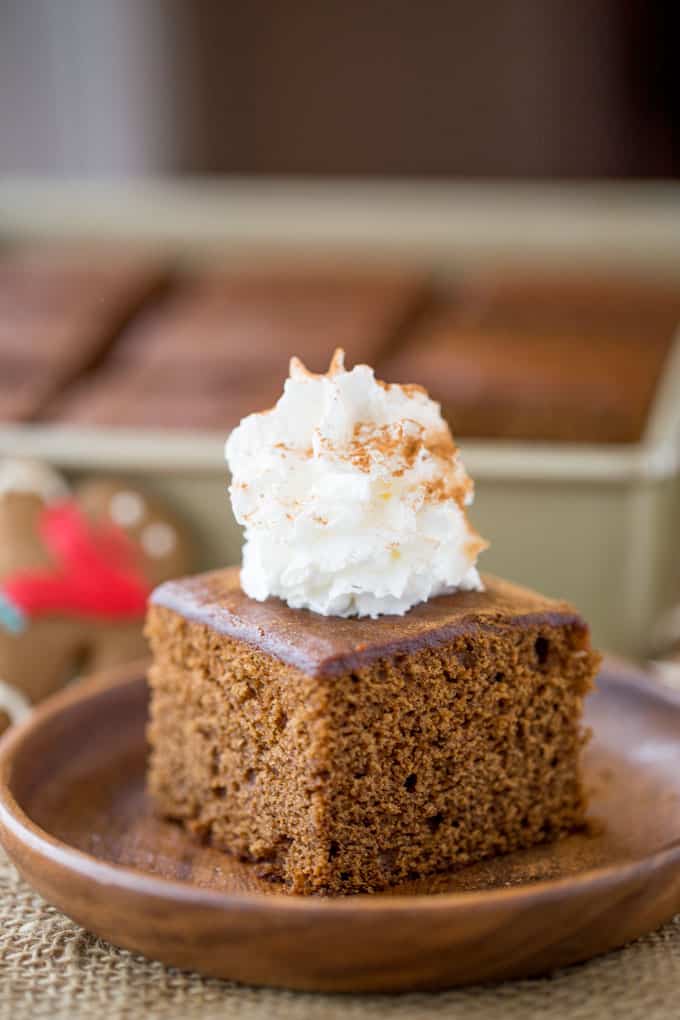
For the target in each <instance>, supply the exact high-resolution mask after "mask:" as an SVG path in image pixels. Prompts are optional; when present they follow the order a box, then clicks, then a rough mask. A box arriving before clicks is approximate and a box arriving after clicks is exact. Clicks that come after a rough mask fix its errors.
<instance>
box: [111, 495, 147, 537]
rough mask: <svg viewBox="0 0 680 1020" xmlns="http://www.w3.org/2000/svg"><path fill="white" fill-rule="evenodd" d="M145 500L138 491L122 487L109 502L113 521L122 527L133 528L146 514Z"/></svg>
mask: <svg viewBox="0 0 680 1020" xmlns="http://www.w3.org/2000/svg"><path fill="white" fill-rule="evenodd" d="M144 511H145V507H144V500H143V499H142V497H141V496H140V495H139V493H138V492H130V491H128V490H127V489H121V491H120V492H116V493H114V495H113V496H112V497H111V502H110V503H109V514H110V517H111V520H112V521H115V523H116V524H118V525H120V527H121V528H133V527H134V526H135V524H139V522H140V521H141V519H142V517H143V516H144Z"/></svg>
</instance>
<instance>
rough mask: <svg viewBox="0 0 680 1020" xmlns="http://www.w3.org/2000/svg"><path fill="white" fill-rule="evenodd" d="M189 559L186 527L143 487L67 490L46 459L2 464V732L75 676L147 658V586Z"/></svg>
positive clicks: (105, 483) (109, 484)
mask: <svg viewBox="0 0 680 1020" xmlns="http://www.w3.org/2000/svg"><path fill="white" fill-rule="evenodd" d="M190 566H191V544H190V542H189V539H188V537H187V534H186V532H185V530H184V528H183V527H182V525H181V524H180V523H179V522H178V521H177V520H176V519H175V518H174V516H173V515H172V514H171V513H170V512H169V511H168V510H167V508H166V506H165V505H164V503H163V502H162V501H159V500H157V499H155V498H153V497H150V496H147V495H146V494H143V493H141V492H140V491H139V490H138V488H137V487H136V486H133V485H130V484H128V483H126V482H123V481H117V480H111V479H106V480H97V479H94V480H91V481H89V482H85V483H84V484H82V485H81V486H79V487H77V488H76V489H75V490H74V491H73V492H69V490H68V488H67V487H66V485H65V483H64V481H63V479H61V478H60V477H59V476H58V475H57V474H56V473H54V472H52V471H51V470H50V469H49V468H46V467H45V466H44V465H38V464H27V463H26V462H11V463H7V462H6V463H5V464H4V465H0V730H1V729H2V728H4V727H3V716H4V722H5V724H6V722H7V720H11V721H16V720H17V719H18V718H20V717H21V716H22V715H24V714H25V713H26V711H28V709H29V708H30V706H31V705H33V704H35V703H36V702H37V701H39V700H41V699H42V698H44V697H46V696H47V695H48V694H51V693H52V692H53V691H55V690H57V689H58V688H59V687H61V686H62V685H63V684H64V683H65V682H67V680H69V679H70V678H71V677H72V676H73V675H75V673H77V672H82V671H88V672H89V671H95V670H99V669H104V668H109V667H112V666H115V665H118V664H121V663H124V662H128V661H131V660H132V659H134V658H138V657H141V656H142V655H144V654H145V653H146V645H145V642H144V638H143V635H142V625H143V619H144V613H145V608H146V600H147V597H148V595H149V593H150V592H151V590H152V588H154V587H155V585H156V584H158V583H160V582H161V581H163V580H166V579H168V578H170V577H174V576H176V575H178V574H181V573H184V572H186V571H187V570H188V569H189V568H190Z"/></svg>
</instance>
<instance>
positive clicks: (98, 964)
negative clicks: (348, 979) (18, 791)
mask: <svg viewBox="0 0 680 1020" xmlns="http://www.w3.org/2000/svg"><path fill="white" fill-rule="evenodd" d="M43 1017H49V1018H50V1020H62V1018H64V1020H67V1018H68V1020H71V1018H79V1017H97V1018H101V1020H128V1018H133V1020H144V1018H147V1017H148V1018H156V1017H158V1018H160V1020H171V1018H172V1020H185V1018H186V1020H193V1018H197V1020H218V1018H219V1020H231V1018H232V1017H233V1018H236V1017H238V1018H239V1020H302V1018H305V1020H306V1018H308V1017H311V1018H320V1020H340V1018H342V1020H363V1018H374V1017H395V1018H399V1020H407V1018H408V1020H410V1018H416V1017H417V1018H419V1020H427V1018H428V1017H437V1018H441V1017H451V1018H458V1017H465V1018H466V1020H482V1018H484V1020H501V1018H502V1020H514V1018H517V1020H534V1018H538V1017H541V1018H542V1017H549V1018H550V1020H596V1018H597V1020H600V1018H602V1020H609V1018H616V1017H626V1018H627V1020H661V1018H663V1020H667V1018H670V1017H673V1018H676V1017H680V916H678V917H676V918H675V921H674V922H673V923H672V924H669V925H667V926H666V927H665V928H664V929H662V930H661V931H658V932H656V933H655V934H653V935H648V936H647V937H646V938H643V939H641V940H640V941H639V942H636V943H634V944H633V945H631V946H628V947H626V948H625V949H623V950H621V951H619V952H616V953H612V954H610V955H609V956H606V957H604V958H602V959H599V960H593V961H592V962H590V963H587V964H585V965H583V966H580V967H574V968H571V969H570V970H567V971H562V972H560V973H558V974H556V975H554V976H552V977H551V978H545V979H541V980H534V981H518V982H513V983H509V984H504V985H498V986H495V987H483V988H481V987H477V988H464V989H459V990H456V991H451V992H444V993H440V994H437V995H402V996H365V995H357V996H349V997H348V996H329V995H307V994H298V993H294V992H280V991H274V990H269V989H257V988H244V987H240V986H238V985H232V984H229V983H227V982H223V981H216V980H211V979H206V978H201V977H199V976H198V975H197V974H185V973H181V972H179V971H176V970H171V969H168V968H166V967H163V966H162V964H160V963H152V962H150V961H148V960H145V959H143V958H142V957H140V956H135V955H134V954H132V953H129V952H125V951H124V950H121V949H115V948H114V947H112V946H109V945H107V944H106V943H104V942H101V941H100V940H99V939H96V938H94V937H93V936H91V935H88V934H87V933H86V932H84V931H83V930H82V929H81V928H79V927H78V926H77V925H75V924H73V923H72V922H71V921H69V920H67V918H65V917H64V916H63V915H62V914H60V913H59V912H58V911H57V910H55V909H54V908H53V907H50V906H48V905H47V904H46V903H44V902H43V901H42V900H41V899H40V897H39V896H37V895H36V894H35V893H33V892H32V891H31V890H30V889H29V888H28V886H26V885H25V884H24V883H23V882H22V881H21V879H20V878H19V877H18V876H17V874H16V872H15V871H14V868H13V867H12V865H11V864H10V863H9V862H8V861H7V859H6V857H5V856H4V854H3V853H2V851H0V1020H24V1018H26V1020H28V1018H31V1020H33V1018H35V1020H41V1018H43Z"/></svg>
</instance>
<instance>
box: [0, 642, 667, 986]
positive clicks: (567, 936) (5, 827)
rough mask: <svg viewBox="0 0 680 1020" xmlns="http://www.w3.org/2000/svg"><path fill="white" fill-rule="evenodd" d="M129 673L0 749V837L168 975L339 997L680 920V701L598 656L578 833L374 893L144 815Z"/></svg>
mask: <svg viewBox="0 0 680 1020" xmlns="http://www.w3.org/2000/svg"><path fill="white" fill-rule="evenodd" d="M146 706H147V690H146V684H145V681H144V679H143V671H142V670H141V669H140V668H139V667H137V668H135V669H134V670H132V671H128V672H127V673H126V674H122V675H119V676H117V677H114V678H104V679H95V680H92V681H88V682H86V683H84V684H81V685H79V686H77V687H76V688H72V689H70V690H68V691H65V692H63V693H61V694H59V695H57V696H56V697H54V698H53V699H51V700H50V701H49V702H47V703H45V704H44V705H43V706H42V707H41V708H39V709H38V710H37V711H36V712H35V713H34V715H33V716H32V718H31V719H29V720H28V722H27V723H25V724H23V725H22V726H21V727H19V728H17V729H16V730H14V731H13V732H11V733H9V734H8V735H7V736H6V737H5V738H4V740H3V742H2V745H1V748H0V836H1V838H2V842H3V844H4V846H5V848H6V849H7V851H8V853H9V854H10V856H11V857H12V858H13V860H14V861H15V863H16V864H17V867H18V868H19V871H20V872H21V873H22V875H23V876H24V877H25V878H26V880H27V881H28V882H29V883H30V884H31V885H32V886H33V887H34V888H35V889H37V890H38V891H39V892H40V893H41V894H42V895H43V896H44V897H45V899H47V900H48V901H49V902H51V903H53V904H55V905H56V906H57V907H59V908H60V909H61V910H63V911H64V912H65V913H66V914H68V915H69V916H71V917H73V918H74V919H75V920H76V921H78V922H80V923H81V924H82V925H83V926H84V927H86V928H88V929H89V930H90V931H93V932H95V933H96V934H98V935H101V936H102V937H103V938H106V939H108V940H109V941H111V942H113V943H115V944H117V945H120V946H124V947H126V948H129V949H132V950H135V951H139V952H141V953H143V954H144V955H146V956H149V957H152V958H157V959H159V960H162V961H164V962H166V963H169V964H174V965H176V966H178V967H182V968H188V969H196V970H199V971H201V972H203V973H205V974H212V975H217V976H220V977H227V978H233V979H235V980H239V981H243V982H247V983H252V984H269V985H279V986H286V987H290V988H298V989H319V990H335V991H360V990H368V991H385V990H405V989H413V988H440V987H445V986H450V985H455V984H463V983H468V982H477V981H487V980H498V979H503V978H512V977H519V976H527V975H533V974H538V973H542V972H545V971H547V970H550V969H553V968H555V967H560V966H564V965H566V964H570V963H574V962H577V961H580V960H585V959H587V958H589V957H591V956H593V955H595V954H597V953H602V952H604V951H606V950H608V949H611V948H613V947H614V946H618V945H621V944H622V943H624V942H625V941H627V940H629V939H631V938H634V937H635V936H637V935H640V934H642V933H643V932H645V931H648V930H650V929H652V928H654V927H656V926H657V925H659V924H660V923H662V922H663V921H664V920H666V919H668V918H669V917H671V916H672V915H673V914H674V913H675V912H676V911H678V910H680V696H677V695H674V694H672V693H670V692H667V691H665V690H664V689H662V688H660V687H658V686H657V685H656V684H655V682H654V681H653V680H651V679H649V678H648V677H647V676H646V675H644V674H641V673H639V672H636V671H634V670H633V669H632V668H630V667H627V666H623V665H621V664H619V663H615V662H613V661H609V662H607V663H606V665H605V668H604V669H603V671H602V674H601V677H600V680H599V682H598V691H597V692H596V693H595V694H594V695H593V696H592V697H591V698H590V699H589V700H588V709H587V716H588V722H589V724H590V725H591V726H592V727H593V730H594V737H593V740H592V742H591V744H590V747H589V749H588V751H587V757H586V771H587V781H588V785H589V786H590V788H591V795H592V796H591V818H592V825H591V827H590V830H589V831H588V832H585V833H579V834H576V835H573V836H571V837H569V838H568V839H565V840H563V841H561V842H560V843H558V844H553V845H551V846H545V847H539V848H536V849H534V850H531V851H523V852H520V853H516V854H510V855H508V856H506V857H502V858H497V859H496V860H493V861H489V862H485V863H481V864H477V865H474V866H472V867H469V868H465V869H463V870H460V871H458V872H456V873H452V874H449V875H441V876H437V877H435V878H432V879H427V880H421V881H419V882H413V883H409V884H408V885H404V886H400V887H399V888H397V889H394V890H390V892H389V893H383V894H381V895H375V896H350V897H344V898H337V899H325V898H305V897H299V896H288V895H285V894H283V893H281V892H280V890H279V889H277V887H275V886H270V885H267V884H266V882H264V881H262V880H260V879H258V878H257V875H256V869H255V868H254V867H253V866H250V865H245V864H241V863H239V862H238V861H236V860H234V859H233V858H231V857H229V856H228V855H225V854H223V853H220V852H218V851H216V850H213V849H211V848H210V847H206V846H200V845H197V844H195V843H193V842H192V841H191V840H189V839H188V838H187V837H186V836H185V834H184V833H183V831H182V830H181V829H180V828H179V826H177V825H174V824H172V823H170V822H165V821H162V820H160V819H158V818H156V817H155V816H154V814H153V812H152V810H151V808H150V805H149V802H148V800H147V798H146V795H145V790H144V761H145V753H146V748H145V741H144V727H145V720H146Z"/></svg>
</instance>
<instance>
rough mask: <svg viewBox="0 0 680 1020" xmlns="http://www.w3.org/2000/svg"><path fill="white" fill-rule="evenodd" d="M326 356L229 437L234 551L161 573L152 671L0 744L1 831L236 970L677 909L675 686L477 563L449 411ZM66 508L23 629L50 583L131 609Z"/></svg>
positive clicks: (310, 970)
mask: <svg viewBox="0 0 680 1020" xmlns="http://www.w3.org/2000/svg"><path fill="white" fill-rule="evenodd" d="M344 357H345V356H344V353H343V350H342V349H341V348H339V347H338V348H336V350H335V352H334V354H333V356H332V359H331V362H330V365H329V367H328V368H327V370H326V371H325V372H313V371H311V370H310V369H309V368H308V367H306V366H305V365H304V364H303V362H302V361H301V360H300V359H299V358H297V357H292V358H291V360H290V366H289V374H288V377H287V379H286V381H285V384H284V386H283V391H282V393H281V395H280V396H279V397H278V399H277V400H276V401H275V403H274V405H273V406H272V407H265V408H264V409H262V408H260V409H259V410H254V411H253V412H252V413H250V414H247V415H245V416H244V417H243V419H242V420H241V421H240V422H239V423H238V424H237V425H235V426H234V427H233V429H232V430H231V432H230V435H229V438H228V440H227V443H226V450H225V453H226V459H227V463H228V466H229V470H230V485H229V495H228V497H227V493H226V492H223V493H222V500H223V502H224V504H225V505H226V503H227V498H228V499H229V501H230V503H231V507H232V510H233V514H234V517H235V519H236V521H237V522H238V524H239V525H240V526H242V527H243V529H244V537H245V541H244V545H243V550H242V556H241V562H240V563H237V564H234V565H232V566H223V567H218V568H217V569H212V570H209V571H207V572H201V573H198V574H192V575H189V576H184V577H174V578H172V579H170V580H165V581H163V582H161V583H160V584H159V585H157V586H156V587H155V588H154V590H153V591H152V592H151V595H150V598H149V601H148V608H147V612H146V635H147V637H148V639H149V642H150V648H151V653H152V662H151V665H150V667H148V668H147V666H146V665H145V664H137V665H131V666H128V667H127V668H123V669H122V670H120V669H119V671H118V672H117V673H114V674H111V673H104V674H100V675H98V676H95V677H94V678H91V679H90V680H84V681H82V682H80V683H77V684H74V685H71V686H70V687H69V688H68V689H66V690H64V691H61V692H59V693H57V694H55V695H53V696H52V697H50V698H48V699H47V700H46V701H44V703H43V704H42V705H40V706H38V707H37V708H36V709H35V711H33V712H32V713H31V714H30V715H29V716H28V718H27V719H25V720H24V721H23V722H21V723H19V724H18V725H15V726H13V727H11V728H10V729H9V731H8V732H7V733H6V734H5V736H4V737H3V739H2V741H1V742H0V840H1V841H2V844H3V846H4V848H5V850H6V851H7V853H8V854H9V856H10V857H11V858H12V860H13V861H14V862H15V863H16V865H17V867H18V869H19V871H20V873H21V874H22V875H23V877H24V878H25V879H26V880H27V881H28V882H29V883H30V884H31V885H32V886H33V887H34V888H35V889H36V890H37V891H38V892H39V893H40V894H41V895H42V896H44V897H45V898H46V899H47V900H48V901H49V902H50V903H52V904H54V905H55V906H56V907H58V908H59V909H61V910H62V911H64V912H65V913H66V914H68V915H69V916H71V917H72V918H74V919H75V920H76V921H78V922H80V923H81V924H82V925H83V926H84V927H85V928H87V929H88V930H90V931H92V932H94V933H96V934H97V935H98V936H100V937H102V938H105V939H108V940H109V941H111V942H112V943H114V944H116V945H119V946H122V947H124V948H126V949H128V950H132V951H135V952H140V953H143V954H144V955H146V956H147V957H149V958H151V959H157V960H160V961H162V962H164V963H166V964H168V965H172V966H176V967H181V968H184V969H191V970H197V971H199V972H201V973H204V974H208V975H214V976H216V977H221V978H228V979H231V980H237V981H241V982H246V983H251V984H260V985H274V986H280V987H288V988H294V989H306V990H319V991H336V992H356V991H406V990H410V989H432V988H441V987H447V986H452V985H461V984H468V983H475V982H480V981H492V980H502V979H504V978H517V977H522V976H530V975H535V974H542V973H545V972H547V971H551V970H554V969H555V968H558V967H563V966H566V965H568V964H575V963H578V962H580V961H584V960H587V959H589V958H590V957H592V956H595V955H597V954H599V953H603V952H606V951H607V950H610V949H613V948H615V947H617V946H621V945H623V944H624V943H625V942H627V941H628V940H629V939H631V938H634V937H636V936H638V935H640V934H642V933H644V932H646V931H649V930H651V929H653V928H654V927H656V926H658V925H660V924H662V923H663V922H664V921H666V920H668V919H669V918H670V917H672V916H673V914H675V913H676V912H677V911H678V909H680V807H679V805H680V779H679V778H678V777H679V776H680V739H679V738H680V695H678V694H677V693H674V692H672V691H670V690H669V689H668V688H665V687H663V686H661V685H659V684H656V683H655V682H654V681H653V679H652V678H650V676H649V675H648V674H646V673H644V672H642V671H641V670H639V669H635V668H633V667H631V666H627V665H625V664H624V663H623V662H622V661H619V660H614V659H604V660H602V657H601V655H600V654H599V653H598V651H596V650H595V648H594V647H593V644H592V643H591V636H590V630H589V626H588V623H587V622H586V619H585V618H584V616H583V615H582V613H581V612H580V611H579V610H578V609H576V608H575V607H574V606H573V605H572V604H571V603H570V602H568V601H565V600H561V599H560V600H558V599H555V598H552V597H548V596H546V595H545V594H542V593H539V592H536V591H534V590H532V589H529V588H527V587H524V586H521V585H518V584H517V583H516V582H513V581H510V580H507V579H502V578H500V577H498V576H494V575H493V574H490V573H488V572H486V571H485V570H484V569H483V560H484V556H485V555H486V551H487V550H488V549H489V547H490V546H489V542H490V541H491V543H493V535H491V534H488V535H487V534H486V533H485V534H484V535H482V534H480V532H479V531H478V530H477V527H476V524H475V518H474V516H473V510H474V508H473V507H472V503H473V480H472V478H471V477H470V475H469V473H468V471H467V469H466V467H465V464H464V460H463V458H462V456H461V453H460V451H459V449H458V448H457V446H456V445H455V443H454V441H453V438H452V434H451V430H450V427H449V425H448V423H447V422H446V420H445V419H444V417H443V416H442V410H441V406H440V404H439V403H438V402H436V401H434V400H433V399H432V398H431V397H430V396H429V395H428V392H427V390H426V389H425V388H424V387H423V386H422V385H420V384H419V383H418V382H416V381H409V382H405V383H387V382H384V381H383V380H380V379H378V378H377V377H376V375H375V372H374V369H373V368H372V367H370V366H369V365H367V364H365V363H362V362H360V363H359V364H356V365H354V366H352V367H346V366H345V363H344ZM17 470H18V469H17ZM41 477H44V476H41ZM12 491H13V492H15V493H16V488H15V489H14V490H12ZM132 495H133V493H132V492H130V491H127V492H126V491H125V490H122V491H121V490H118V489H116V491H115V492H114V493H113V494H112V500H115V501H116V503H115V505H116V506H117V516H118V518H119V521H118V523H119V524H121V518H122V521H123V523H124V519H125V517H126V515H128V516H134V514H132V511H134V510H135V508H136V509H137V510H138V509H139V507H138V506H136V504H135V501H134V500H131V497H132ZM10 496H11V493H10ZM81 498H82V497H81ZM140 498H141V497H140ZM8 499H9V497H6V501H7V500H8ZM55 508H56V509H55ZM121 510H122V513H121ZM72 513H73V506H72V504H71V503H70V502H68V501H64V500H63V499H62V500H61V501H59V500H57V501H56V502H54V503H53V504H51V509H50V511H49V513H48V514H47V516H46V517H41V520H42V525H41V527H42V529H43V531H44V532H45V538H46V540H51V541H52V542H53V543H54V548H55V549H56V550H57V553H58V554H59V555H60V556H61V559H59V560H58V564H59V569H58V570H55V566H54V564H52V566H51V568H50V567H49V566H48V567H45V566H42V567H40V568H33V569H32V570H26V571H24V572H23V573H21V572H20V573H19V574H15V575H14V577H13V579H12V580H11V581H10V583H9V584H8V583H7V582H5V584H4V588H3V603H0V609H1V608H3V607H4V613H5V617H4V620H5V624H7V622H9V625H10V629H12V623H14V631H15V634H14V638H13V640H16V641H21V634H22V628H21V623H22V616H23V615H30V614H29V613H28V610H29V609H30V610H32V611H33V618H32V620H31V622H30V624H29V625H28V626H29V629H30V628H31V627H33V626H35V625H37V622H38V621H39V620H40V619H42V615H43V614H42V610H43V608H44V607H45V605H47V606H50V607H52V608H53V607H54V602H53V601H51V596H53V595H54V592H55V590H56V592H57V594H58V595H63V593H64V585H65V582H68V584H66V590H67V593H68V595H69V598H70V599H71V600H72V601H71V602H70V603H69V605H70V606H71V607H73V605H74V604H77V605H78V608H79V610H80V612H81V614H83V615H86V614H85V610H87V608H88V603H87V597H94V598H95V608H96V609H97V611H98V612H99V611H100V610H106V611H107V612H109V613H112V612H113V610H114V609H115V610H120V609H121V607H122V608H124V609H127V608H129V607H130V606H135V605H136V604H137V603H136V599H137V598H138V596H139V594H140V587H139V576H138V575H137V574H136V573H135V571H134V569H133V566H132V562H131V559H130V554H131V549H130V546H128V545H126V544H123V543H122V542H121V535H120V534H119V533H118V532H116V531H114V530H111V529H106V528H104V527H103V526H101V525H100V527H99V528H98V529H97V528H95V527H94V524H92V525H91V528H90V529H89V530H88V529H87V528H84V527H83V525H82V524H80V523H78V524H77V525H75V526H74V523H73V522H74V519H75V520H76V521H80V518H79V517H76V518H73V516H72ZM85 513H86V511H85V510H83V514H85ZM115 516H116V515H114V517H115ZM113 523H115V521H114V522H113ZM149 526H150V525H145V526H144V528H143V531H142V536H141V546H142V548H145V544H144V540H143V539H144V530H145V528H146V527H149ZM55 536H56V537H55ZM146 545H147V546H148V545H149V543H148V542H147V543H146ZM152 545H153V543H152ZM112 551H113V553H114V554H115V555H114V556H113V557H112V556H111V555H110V554H111V552H112ZM147 551H150V552H153V549H152V548H151V549H148V550H147ZM572 555H573V556H574V557H575V558H578V557H579V556H581V555H583V553H582V551H579V550H578V549H574V550H573V551H572ZM107 557H108V558H107ZM112 561H113V562H112ZM480 571H481V572H480ZM55 574H56V575H57V576H56V577H55ZM57 581H58V582H59V583H56V582H57ZM40 593H42V595H41V597H40V598H38V595H39V594H40ZM45 593H47V594H45ZM104 595H106V600H105V603H104V605H102V604H101V600H103V596H104ZM48 596H50V597H49V598H48ZM114 596H115V598H114ZM80 598H84V599H85V601H84V602H83V603H79V602H78V599H80ZM12 611H13V612H14V614H15V616H14V617H12V616H11V613H12ZM8 614H9V615H8ZM92 616H93V617H97V613H93V614H92ZM16 618H18V623H19V625H17V619H16ZM119 625H120V626H122V624H119ZM10 640H12V637H11V636H10ZM33 640H34V642H35V643H38V636H37V635H36V636H35V637H34V639H33ZM45 640H46V638H45V637H44V636H43V638H42V641H43V642H44V641H45ZM46 651H47V646H46V645H43V658H44V655H45V652H46ZM48 669H50V665H49V664H48V663H47V662H44V661H40V659H38V661H34V664H33V670H34V671H35V672H36V673H37V675H40V673H41V671H42V670H48Z"/></svg>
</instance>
